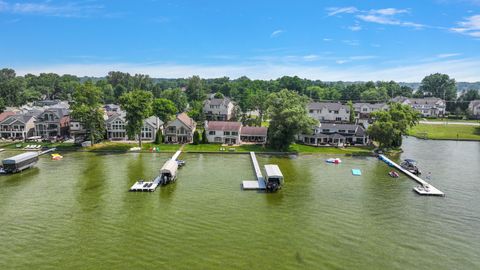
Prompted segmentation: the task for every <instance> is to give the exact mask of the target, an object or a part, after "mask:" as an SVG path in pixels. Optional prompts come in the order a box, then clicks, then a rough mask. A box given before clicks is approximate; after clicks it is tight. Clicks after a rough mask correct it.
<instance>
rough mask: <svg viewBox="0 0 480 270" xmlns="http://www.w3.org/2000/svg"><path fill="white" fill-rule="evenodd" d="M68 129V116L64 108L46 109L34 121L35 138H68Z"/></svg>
mask: <svg viewBox="0 0 480 270" xmlns="http://www.w3.org/2000/svg"><path fill="white" fill-rule="evenodd" d="M69 128H70V116H69V111H68V109H66V108H54V107H51V108H47V109H45V111H43V112H42V113H41V114H40V115H39V116H38V117H37V118H36V121H35V133H36V136H41V137H42V138H50V137H59V136H68V134H69Z"/></svg>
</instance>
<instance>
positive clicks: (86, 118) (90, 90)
mask: <svg viewBox="0 0 480 270" xmlns="http://www.w3.org/2000/svg"><path fill="white" fill-rule="evenodd" d="M71 110H72V112H71V115H72V117H73V119H75V120H77V121H79V122H80V123H81V125H82V126H83V127H84V128H85V129H86V130H87V132H89V133H90V141H91V142H92V145H93V144H95V142H96V141H98V140H101V139H102V138H103V137H104V134H105V120H104V119H103V110H102V90H101V89H100V88H99V87H96V86H95V85H93V84H92V82H86V83H85V84H80V85H78V86H77V87H76V89H75V92H74V94H73V102H72V104H71Z"/></svg>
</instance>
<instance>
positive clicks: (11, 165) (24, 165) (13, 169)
mask: <svg viewBox="0 0 480 270" xmlns="http://www.w3.org/2000/svg"><path fill="white" fill-rule="evenodd" d="M37 161H38V153H36V152H27V153H23V154H20V155H16V156H13V157H11V158H7V159H4V160H3V161H2V165H3V171H4V173H17V172H21V171H23V170H26V169H28V168H30V167H33V166H34V165H35V164H36V163H37Z"/></svg>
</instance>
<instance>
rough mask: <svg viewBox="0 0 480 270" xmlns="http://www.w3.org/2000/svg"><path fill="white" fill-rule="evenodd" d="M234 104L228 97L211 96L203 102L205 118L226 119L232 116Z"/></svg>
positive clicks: (213, 119)
mask: <svg viewBox="0 0 480 270" xmlns="http://www.w3.org/2000/svg"><path fill="white" fill-rule="evenodd" d="M234 109H235V105H234V104H233V102H232V101H231V100H230V99H228V98H211V99H207V100H206V101H205V103H204V104H203V112H204V113H205V117H206V118H207V120H212V121H228V120H230V119H232V118H233V116H234Z"/></svg>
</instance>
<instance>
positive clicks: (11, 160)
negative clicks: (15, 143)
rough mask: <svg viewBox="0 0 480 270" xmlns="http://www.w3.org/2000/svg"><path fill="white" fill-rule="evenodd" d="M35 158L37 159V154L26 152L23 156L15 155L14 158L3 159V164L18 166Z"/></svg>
mask: <svg viewBox="0 0 480 270" xmlns="http://www.w3.org/2000/svg"><path fill="white" fill-rule="evenodd" d="M36 157H38V153H36V152H27V153H23V154H20V155H16V156H14V157H11V158H7V159H4V160H3V164H18V163H20V162H22V161H25V160H29V159H32V158H36Z"/></svg>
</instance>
